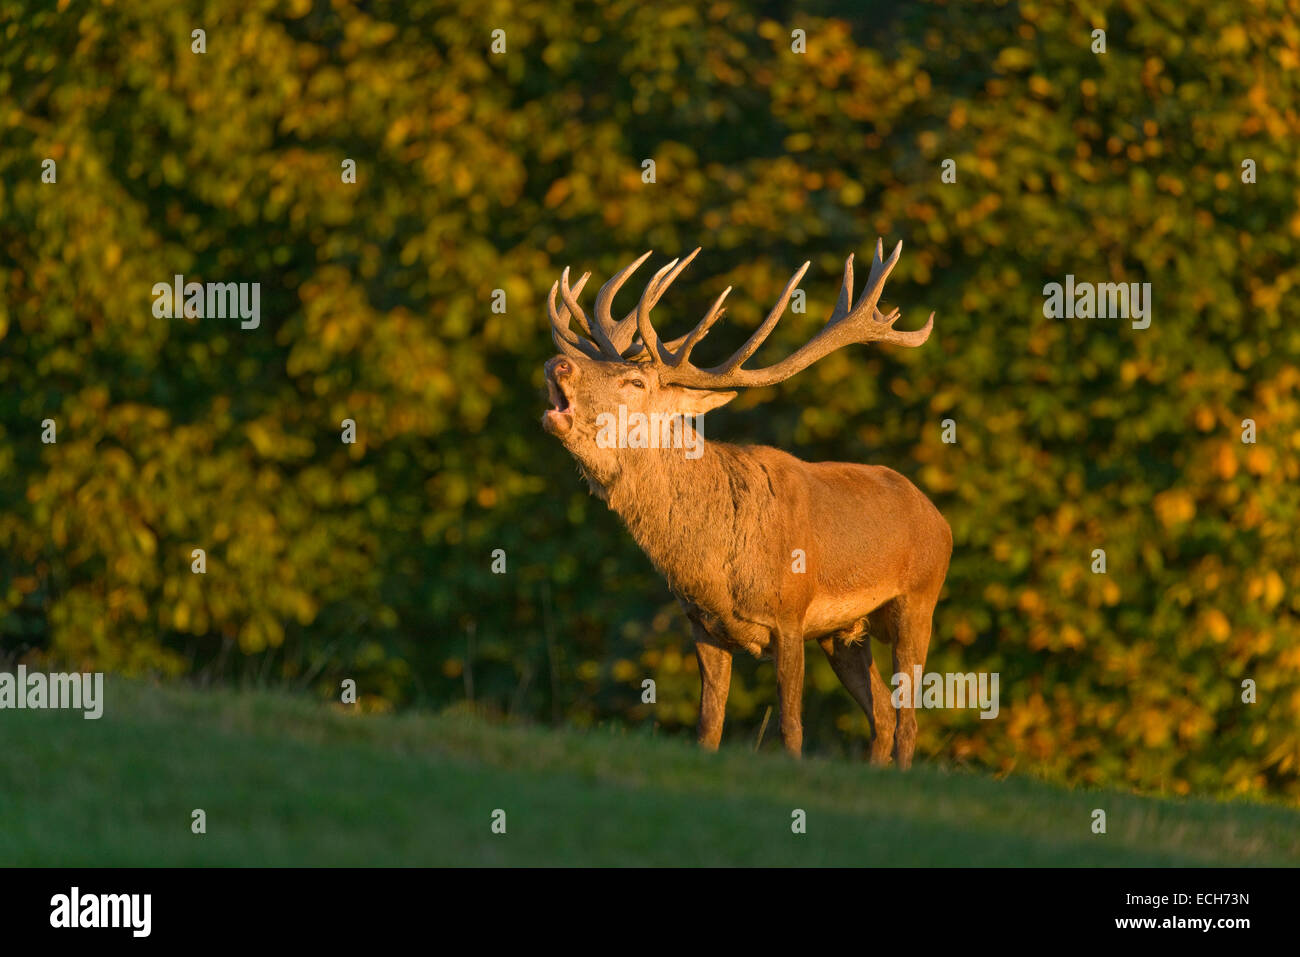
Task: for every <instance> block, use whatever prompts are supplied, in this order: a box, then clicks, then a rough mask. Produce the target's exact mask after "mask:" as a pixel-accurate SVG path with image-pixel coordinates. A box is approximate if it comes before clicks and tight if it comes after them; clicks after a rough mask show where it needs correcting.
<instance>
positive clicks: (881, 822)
mask: <svg viewBox="0 0 1300 957" xmlns="http://www.w3.org/2000/svg"><path fill="white" fill-rule="evenodd" d="M105 693H106V698H107V704H106V707H105V713H104V716H103V718H101V719H100V720H98V721H86V720H84V719H83V718H82V717H81V716H80V714H79V713H73V712H50V711H3V712H0V865H84V866H110V865H111V866H119V865H123V866H124V865H135V866H152V865H203V866H227V865H516V864H518V865H583V864H596V865H699V864H704V865H724V864H740V865H746V864H766V865H828V864H829V865H849V866H863V865H869V866H884V865H912V866H914V865H968V864H969V865H1071V866H1074V865H1077V866H1097V865H1120V866H1128V865H1157V866H1159V865H1207V864H1225V865H1241V864H1274V865H1276V864H1283V865H1288V864H1289V865H1294V864H1297V863H1300V813H1297V812H1296V811H1293V810H1290V809H1287V808H1284V807H1276V806H1265V805H1257V804H1247V803H1241V802H1232V803H1223V802H1214V801H1196V800H1187V801H1169V800H1156V799H1150V798H1142V797H1137V796H1134V795H1129V794H1121V793H1115V792H1100V791H1070V790H1064V789H1060V788H1055V787H1051V786H1049V785H1046V784H1043V783H1040V782H1037V781H1033V780H1028V779H1023V778H1009V779H1006V780H994V779H992V778H988V777H983V776H977V775H973V774H964V773H951V772H945V771H941V770H938V769H935V768H930V767H920V766H918V767H916V768H914V769H913V770H912V771H911V772H909V773H907V774H899V773H897V772H895V771H892V770H889V769H875V768H871V767H868V766H866V765H865V764H860V763H849V762H841V761H827V760H821V759H809V760H805V761H803V762H800V763H796V762H794V761H790V760H787V759H786V758H784V757H783V756H781V755H779V754H757V755H756V754H752V753H750V752H749V750H748V749H745V748H741V747H736V748H734V749H727V748H724V749H723V751H722V752H720V753H719V754H715V755H709V754H703V753H700V752H698V751H697V750H696V749H695V748H694V746H693V745H692V744H690V743H689V742H686V741H681V740H668V739H663V738H657V737H653V736H650V735H648V734H646V733H643V732H626V731H612V730H599V731H591V732H578V731H552V730H547V729H543V728H536V727H517V726H502V725H499V724H491V723H488V722H486V721H484V720H482V719H479V718H475V717H472V716H469V715H465V714H453V713H448V714H442V715H432V714H427V713H415V714H404V715H397V716H362V715H355V714H344V713H340V712H339V711H337V710H334V709H331V708H328V707H324V706H321V705H319V704H317V703H315V702H312V701H309V700H306V699H304V698H296V697H292V696H288V695H284V694H276V693H266V692H257V693H244V692H234V691H196V690H190V689H186V688H176V687H163V688H159V687H154V686H150V685H146V684H140V683H132V682H124V681H110V682H109V683H108V684H107V686H106V689H105ZM1098 807H1099V808H1103V809H1105V811H1106V814H1107V823H1108V831H1109V833H1107V834H1104V835H1095V834H1093V833H1092V832H1091V828H1090V824H1091V819H1092V818H1091V814H1092V809H1093V808H1098ZM194 808H203V809H204V810H205V811H206V812H207V833H206V834H204V835H195V834H192V833H191V831H190V820H191V817H190V814H191V811H192V810H193V809H194ZM497 808H501V809H504V810H505V811H506V814H507V833H506V834H504V835H495V834H493V833H492V832H491V829H490V822H491V816H492V812H493V810H494V809H497ZM794 808H802V809H803V810H804V811H806V812H807V833H806V834H802V835H796V834H793V833H791V827H790V823H791V811H792V810H793V809H794Z"/></svg>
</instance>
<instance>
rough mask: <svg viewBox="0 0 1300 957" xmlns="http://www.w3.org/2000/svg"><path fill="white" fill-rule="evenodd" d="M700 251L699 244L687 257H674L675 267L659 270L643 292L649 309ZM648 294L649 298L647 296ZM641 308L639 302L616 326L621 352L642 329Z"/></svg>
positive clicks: (633, 353)
mask: <svg viewBox="0 0 1300 957" xmlns="http://www.w3.org/2000/svg"><path fill="white" fill-rule="evenodd" d="M699 252H700V247H699V246H697V247H695V249H694V250H693V251H692V252H691V253H690V254H689V255H687V256H686V258H684V259H682V260H680V261H679V260H676V259H674V260H673V261H672V262H671V263H669V264H668V266H669V267H673V268H671V269H668V268H667V267H666V268H665V269H661V270H659V272H657V273H655V275H654V277H653V278H652V279H651V280H650V282H649V284H647V286H646V288H645V292H644V293H643V294H642V299H643V301H645V302H646V303H647V305H646V309H647V311H648V310H650V309H653V308H654V307H655V306H656V305H657V304H658V302H659V299H660V297H661V296H663V294H664V293H665V292H666V291H667V290H668V287H669V286H671V285H672V283H673V280H675V279H676V278H677V277H678V276H679V275H680V274H681V271H682V270H683V269H685V268H686V267H687V266H689V265H690V264H691V260H692V259H694V258H695V257H696V256H697V255H699ZM665 273H666V274H665ZM647 296H648V299H647V298H646V297H647ZM640 308H641V304H640V303H638V304H637V308H636V309H633V310H632V311H631V312H630V313H628V314H627V316H626V317H625V318H624V319H623V320H622V321H621V322H620V323H619V324H618V325H617V326H616V327H615V330H614V334H613V335H612V336H610V338H611V339H612V340H613V343H614V346H615V347H616V348H617V349H618V351H619V353H620V354H622V353H624V352H626V351H627V348H628V346H630V345H631V344H632V337H633V336H634V335H635V334H636V333H637V332H639V331H640V320H638V319H637V313H638V311H639V310H640ZM644 339H645V337H644V336H642V340H643V341H644ZM640 351H641V350H640V347H638V348H637V350H636V351H634V352H632V353H630V354H629V356H628V358H631V357H635V356H637V355H639V354H640Z"/></svg>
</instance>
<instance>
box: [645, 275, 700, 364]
mask: <svg viewBox="0 0 1300 957" xmlns="http://www.w3.org/2000/svg"><path fill="white" fill-rule="evenodd" d="M696 252H699V250H696ZM692 255H693V254H692ZM687 261H688V262H689V260H687ZM677 263H678V260H676V259H674V260H673V261H672V262H670V263H669V264H668V265H666V266H664V267H663V268H662V269H660V270H659V271H658V272H657V273H655V274H654V277H653V278H652V279H651V280H650V282H649V283H647V284H646V287H645V291H644V292H642V293H641V301H640V302H638V303H637V306H636V328H637V331H638V332H639V333H641V344H642V345H643V346H645V351H646V354H647V357H648V358H649V360H650V361H651V362H652V363H654V364H655V365H662V364H663V358H664V357H663V354H662V353H661V351H660V347H659V336H658V334H657V333H656V332H655V327H654V326H653V325H651V324H650V310H651V309H653V308H654V304H655V303H656V302H658V301H659V297H660V296H662V295H663V293H664V290H665V289H667V288H668V283H670V282H672V281H673V279H676V278H677V274H678V273H680V272H681V269H675V268H674V267H676V266H677ZM685 265H686V263H682V266H683V267H685ZM669 273H671V274H672V275H671V276H669V275H668V274H669ZM665 277H668V278H667V279H665ZM661 280H663V282H662V283H661Z"/></svg>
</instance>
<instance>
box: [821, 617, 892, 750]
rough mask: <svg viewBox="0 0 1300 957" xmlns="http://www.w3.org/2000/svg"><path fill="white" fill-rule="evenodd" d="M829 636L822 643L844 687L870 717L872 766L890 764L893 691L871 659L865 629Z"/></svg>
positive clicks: (855, 629) (859, 627)
mask: <svg viewBox="0 0 1300 957" xmlns="http://www.w3.org/2000/svg"><path fill="white" fill-rule="evenodd" d="M861 625H862V623H859V626H858V627H856V628H853V629H851V630H849V631H845V632H838V633H836V634H833V635H827V636H826V637H825V638H822V639H821V640H820V641H819V642H818V643H819V644H820V645H821V646H822V651H824V652H826V657H827V658H828V659H830V663H831V669H832V670H833V671H834V672H835V676H836V677H837V678H839V679H840V683H841V684H842V685H844V687H845V688H847V689H848V692H849V694H851V695H852V696H853V700H854V701H856V702H857V703H858V707H860V708H861V709H862V710H863V711H864V712H865V713H866V715H867V721H868V723H870V725H871V763H872V764H888V763H889V755H890V752H891V751H892V750H893V747H894V709H893V707H892V706H891V704H890V700H889V689H888V688H887V687H886V686H885V682H884V680H883V679H882V678H881V677H880V671H879V669H877V668H876V663H875V662H874V661H873V660H872V659H871V644H870V639H869V638H867V637H866V630H865V629H864V628H863V627H862V626H861Z"/></svg>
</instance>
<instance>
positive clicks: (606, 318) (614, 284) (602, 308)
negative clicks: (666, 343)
mask: <svg viewBox="0 0 1300 957" xmlns="http://www.w3.org/2000/svg"><path fill="white" fill-rule="evenodd" d="M653 252H654V250H647V251H646V252H645V253H643V254H642V255H641V256H640V257H638V258H637V259H636V260H635V261H634V262H632V263H631V264H630V265H627V266H625V267H623V269H622V270H621V271H620V272H618V273H617V274H616V275H614V276H611V277H610V279H609V281H608V282H606V283H605V285H603V286H601V287H600V292H598V293H596V324H595V326H594V327H593V330H592V331H593V332H596V333H597V335H598V336H599V337H600V338H599V339H598V340H597V341H599V342H600V345H601V348H602V349H605V350H606V351H608V352H611V353H614V354H617V355H622V353H623V350H625V349H626V348H627V347H628V344H629V343H630V342H631V340H632V334H631V331H630V328H629V327H630V325H631V324H630V323H628V325H627V326H625V325H624V323H627V320H628V319H631V320H633V321H635V319H636V310H635V309H633V310H632V311H631V312H630V313H628V315H627V317H625V318H624V319H623V320H622V321H619V322H616V321H615V320H614V317H613V316H612V315H610V311H609V310H610V307H611V306H612V305H613V304H614V296H616V295H617V294H618V291H619V290H620V289H622V288H623V284H624V283H625V282H627V280H628V278H629V277H630V276H631V275H632V273H634V272H636V271H637V269H639V268H640V267H641V264H642V263H643V262H645V261H646V260H647V259H649V258H650V254H651V253H653ZM597 330H599V331H597ZM625 330H626V334H627V342H623V343H621V345H620V342H619V340H620V339H622V338H623V335H624V331H625Z"/></svg>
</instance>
